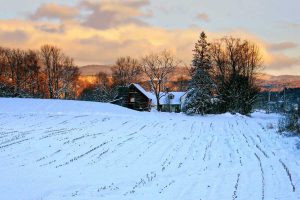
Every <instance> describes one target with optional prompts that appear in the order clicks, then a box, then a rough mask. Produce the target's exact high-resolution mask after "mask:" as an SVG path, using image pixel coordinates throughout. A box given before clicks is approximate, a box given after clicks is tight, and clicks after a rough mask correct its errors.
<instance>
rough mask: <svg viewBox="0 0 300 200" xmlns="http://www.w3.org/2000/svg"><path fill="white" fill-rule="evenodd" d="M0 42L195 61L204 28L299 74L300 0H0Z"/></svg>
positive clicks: (104, 60) (267, 65)
mask: <svg viewBox="0 0 300 200" xmlns="http://www.w3.org/2000/svg"><path fill="white" fill-rule="evenodd" d="M0 3H1V6H0V46H4V47H11V48H15V47H18V48H22V49H28V48H30V49H39V48H40V46H41V45H43V44H45V43H47V44H53V45H56V46H58V47H60V48H62V49H63V50H64V52H65V53H66V54H67V55H69V56H71V57H73V58H74V59H75V62H76V63H77V65H79V66H82V65H87V64H113V63H114V62H115V60H116V59H117V58H118V57H120V56H132V57H136V58H140V57H142V56H144V55H146V54H148V53H150V52H157V51H160V50H163V49H170V50H171V51H173V52H174V53H175V54H176V56H177V57H178V59H180V60H182V61H183V62H184V63H185V64H190V63H191V59H192V49H193V46H194V43H195V42H196V41H197V39H198V37H199V34H200V32H201V31H205V32H206V33H207V36H208V39H209V40H210V41H213V40H215V39H218V38H221V37H225V36H234V37H240V38H243V39H248V40H251V41H252V42H254V43H256V44H257V45H258V46H259V47H260V48H261V52H262V55H263V57H264V72H266V73H269V74H272V75H283V74H291V75H300V46H299V45H300V13H299V8H300V1H299V0H287V1H282V0H251V1H250V0H226V1H221V0H64V1H61V0H26V1H20V0H9V1H6V0H0Z"/></svg>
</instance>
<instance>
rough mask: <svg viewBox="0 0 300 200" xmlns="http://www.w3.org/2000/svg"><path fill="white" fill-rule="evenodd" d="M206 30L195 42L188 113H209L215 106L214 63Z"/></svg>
mask: <svg viewBox="0 0 300 200" xmlns="http://www.w3.org/2000/svg"><path fill="white" fill-rule="evenodd" d="M206 38H207V37H206V35H205V33H204V32H202V33H201V34H200V38H199V40H198V41H197V43H196V44H195V49H194V50H193V51H194V57H193V61H192V71H191V73H192V80H191V83H190V88H189V92H188V94H187V97H186V101H185V104H184V111H185V112H186V113H187V114H202V115H204V114H207V113H208V112H209V111H210V110H212V107H213V102H212V100H213V90H214V88H215V84H214V82H213V80H212V78H211V75H210V74H211V70H212V63H211V58H210V50H209V46H210V44H209V43H208V42H207V40H206Z"/></svg>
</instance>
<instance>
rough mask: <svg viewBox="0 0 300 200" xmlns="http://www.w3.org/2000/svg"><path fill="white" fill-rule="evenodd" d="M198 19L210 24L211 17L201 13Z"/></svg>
mask: <svg viewBox="0 0 300 200" xmlns="http://www.w3.org/2000/svg"><path fill="white" fill-rule="evenodd" d="M197 19H199V20H201V21H204V22H209V21H210V17H209V15H208V14H207V13H199V14H198V15H197Z"/></svg>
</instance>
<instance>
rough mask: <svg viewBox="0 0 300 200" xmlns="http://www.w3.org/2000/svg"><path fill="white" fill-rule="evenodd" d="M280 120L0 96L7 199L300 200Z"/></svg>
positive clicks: (1, 177)
mask: <svg viewBox="0 0 300 200" xmlns="http://www.w3.org/2000/svg"><path fill="white" fill-rule="evenodd" d="M277 120H278V116H277V115H266V114H264V113H261V112H257V113H254V114H253V115H252V116H251V117H246V116H242V115H231V114H229V113H226V114H223V115H208V116H204V117H201V116H193V117H190V116H185V115H184V114H171V113H158V112H153V113H148V112H145V113H140V112H135V111H131V110H128V109H126V108H122V107H118V106H115V105H110V104H103V103H91V102H77V101H61V100H36V99H5V98H4V99H3V98H2V99H1V98H0V194H1V199H9V200H19V199H22V200H32V199H43V200H53V199H66V200H69V199H76V200H78V199H89V200H94V199H105V200H106V199H108V200H110V199H111V200H119V199H146V200H147V199H151V200H152V199H172V200H173V199H174V200H175V199H180V200H182V199H183V200H185V199H186V200H193V199H197V200H199V199H203V200H204V199H205V200H207V199H208V200H209V199H212V200H215V199H243V200H244V199H249V200H254V199H265V200H270V199H280V200H296V199H300V153H299V150H298V149H297V148H296V145H295V144H296V143H297V142H299V138H296V137H284V136H281V135H279V134H278V133H276V124H277Z"/></svg>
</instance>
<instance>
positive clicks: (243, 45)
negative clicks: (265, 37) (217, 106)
mask: <svg viewBox="0 0 300 200" xmlns="http://www.w3.org/2000/svg"><path fill="white" fill-rule="evenodd" d="M211 58H212V62H213V73H212V76H213V77H214V79H215V81H216V83H217V85H218V93H219V98H220V99H221V100H222V102H223V103H222V106H221V112H226V111H230V112H239V113H242V114H248V113H249V112H250V111H251V109H252V105H253V103H254V100H255V98H256V95H257V93H258V91H259V90H258V87H257V86H256V85H255V77H256V73H257V71H258V70H259V69H260V68H261V67H262V56H261V54H260V51H259V48H258V47H257V46H256V45H255V44H253V43H251V42H249V41H247V40H241V39H239V38H232V37H226V38H222V39H221V40H217V41H215V42H214V43H212V45H211Z"/></svg>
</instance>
